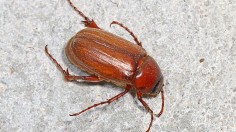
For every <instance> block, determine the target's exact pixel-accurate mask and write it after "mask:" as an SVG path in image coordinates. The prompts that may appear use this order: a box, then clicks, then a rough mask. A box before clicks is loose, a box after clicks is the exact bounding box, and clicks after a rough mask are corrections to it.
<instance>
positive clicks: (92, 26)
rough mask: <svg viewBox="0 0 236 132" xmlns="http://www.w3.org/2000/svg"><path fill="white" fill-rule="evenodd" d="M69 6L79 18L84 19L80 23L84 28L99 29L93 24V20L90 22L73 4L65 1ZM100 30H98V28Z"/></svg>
mask: <svg viewBox="0 0 236 132" xmlns="http://www.w3.org/2000/svg"><path fill="white" fill-rule="evenodd" d="M67 1H68V2H69V4H70V6H71V7H72V8H73V9H74V10H75V11H76V12H77V13H78V14H79V15H80V16H81V17H83V18H84V21H82V23H83V24H84V26H85V27H90V28H99V27H98V26H97V24H96V23H95V22H94V20H93V19H92V20H90V19H89V18H88V17H87V16H85V15H84V13H83V12H81V11H80V10H79V9H78V8H77V7H75V6H74V4H73V3H72V2H71V1H70V0H67ZM99 29H100V28H99Z"/></svg>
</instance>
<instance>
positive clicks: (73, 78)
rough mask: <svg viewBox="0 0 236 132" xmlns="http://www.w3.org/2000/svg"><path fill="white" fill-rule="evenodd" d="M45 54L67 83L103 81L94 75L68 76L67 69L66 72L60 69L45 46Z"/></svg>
mask: <svg viewBox="0 0 236 132" xmlns="http://www.w3.org/2000/svg"><path fill="white" fill-rule="evenodd" d="M45 52H46V54H47V55H48V56H49V58H50V59H51V60H52V61H53V63H55V64H56V66H57V69H58V70H59V71H60V72H61V73H62V74H63V75H64V77H65V79H66V80H67V81H84V82H101V81H103V79H101V78H99V77H97V76H95V75H91V76H73V75H70V73H69V71H68V68H67V69H66V70H64V69H63V68H62V67H61V65H60V64H59V63H58V62H57V60H56V59H55V58H54V57H53V56H52V55H51V54H50V53H49V52H48V48H47V45H46V46H45Z"/></svg>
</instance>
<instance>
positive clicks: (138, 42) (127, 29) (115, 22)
mask: <svg viewBox="0 0 236 132" xmlns="http://www.w3.org/2000/svg"><path fill="white" fill-rule="evenodd" d="M112 24H116V25H119V26H120V27H122V28H124V29H125V30H126V31H127V32H129V34H130V35H131V36H132V37H133V39H134V41H135V42H136V44H137V45H139V46H141V47H142V44H141V42H140V41H138V39H137V37H136V36H135V35H134V33H133V32H132V31H130V30H129V28H127V27H126V26H124V25H123V24H122V23H119V22H117V21H113V22H111V24H110V26H111V25H112Z"/></svg>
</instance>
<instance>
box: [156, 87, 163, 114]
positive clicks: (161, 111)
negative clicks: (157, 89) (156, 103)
mask: <svg viewBox="0 0 236 132" xmlns="http://www.w3.org/2000/svg"><path fill="white" fill-rule="evenodd" d="M161 102H162V103H161V110H160V112H159V113H158V114H157V115H156V116H157V117H160V116H161V114H162V113H163V111H164V91H163V89H162V90H161Z"/></svg>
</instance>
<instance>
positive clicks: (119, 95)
mask: <svg viewBox="0 0 236 132" xmlns="http://www.w3.org/2000/svg"><path fill="white" fill-rule="evenodd" d="M130 89H131V86H130V85H127V86H126V88H125V91H123V92H121V93H119V94H118V95H116V96H114V97H112V98H110V99H108V100H107V101H103V102H101V103H97V104H94V105H92V106H90V107H88V108H86V109H84V110H82V111H80V112H78V113H74V114H71V115H70V116H78V115H80V114H81V113H84V112H85V111H87V110H89V109H92V108H94V107H97V106H99V105H103V104H110V103H112V102H114V101H116V100H118V99H119V98H120V97H122V96H124V95H125V94H126V93H128V92H129V91H130Z"/></svg>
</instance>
